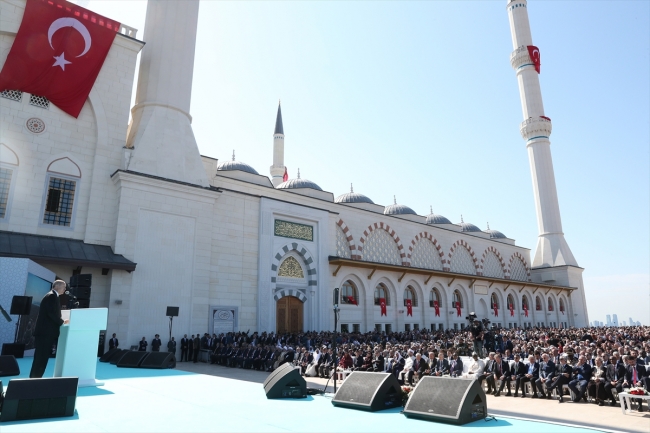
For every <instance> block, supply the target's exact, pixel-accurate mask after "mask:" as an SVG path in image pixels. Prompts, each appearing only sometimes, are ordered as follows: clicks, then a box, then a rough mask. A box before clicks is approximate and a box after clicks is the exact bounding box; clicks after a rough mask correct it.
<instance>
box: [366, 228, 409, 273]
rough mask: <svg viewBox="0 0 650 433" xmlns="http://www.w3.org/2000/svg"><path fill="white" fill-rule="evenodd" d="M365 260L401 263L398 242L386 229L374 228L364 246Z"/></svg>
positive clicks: (393, 263)
mask: <svg viewBox="0 0 650 433" xmlns="http://www.w3.org/2000/svg"><path fill="white" fill-rule="evenodd" d="M363 260H365V261H368V262H377V263H388V264H391V265H401V264H402V259H401V258H400V254H399V250H398V249H397V244H396V243H395V240H394V239H393V237H392V236H391V235H389V234H388V232H387V231H386V230H381V229H379V230H373V231H372V232H370V234H369V235H368V238H367V239H366V242H365V246H364V247H363Z"/></svg>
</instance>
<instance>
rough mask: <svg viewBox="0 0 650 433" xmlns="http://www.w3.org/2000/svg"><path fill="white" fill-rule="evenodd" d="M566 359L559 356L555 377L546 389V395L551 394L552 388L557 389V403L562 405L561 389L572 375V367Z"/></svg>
mask: <svg viewBox="0 0 650 433" xmlns="http://www.w3.org/2000/svg"><path fill="white" fill-rule="evenodd" d="M567 361H568V357H567V356H565V355H562V356H560V365H558V366H557V375H556V376H555V379H554V380H553V382H551V386H550V387H548V386H547V387H546V394H547V395H551V394H552V393H553V388H557V393H558V395H559V397H558V399H557V401H558V403H562V402H563V401H564V400H563V399H562V393H563V392H564V391H563V389H562V387H563V386H564V385H568V384H569V382H570V381H571V376H572V375H573V367H571V365H570V364H569V363H568V362H567Z"/></svg>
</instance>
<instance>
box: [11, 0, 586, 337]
mask: <svg viewBox="0 0 650 433" xmlns="http://www.w3.org/2000/svg"><path fill="white" fill-rule="evenodd" d="M37 1H39V0H37ZM25 3H26V1H25V0H0V13H1V14H2V17H3V19H2V20H1V21H0V66H2V65H4V62H5V60H6V53H7V52H8V51H9V49H10V48H11V46H12V43H13V41H14V38H15V35H16V33H17V31H18V28H19V27H20V24H21V21H22V15H23V11H24V8H25ZM514 4H523V5H525V4H526V2H525V1H524V0H517V1H510V2H508V13H509V14H510V16H511V26H512V29H513V35H514V34H515V33H517V32H519V26H522V25H524V24H521V23H525V26H527V25H528V19H527V15H526V16H522V15H520V14H521V13H522V12H523V13H526V14H527V10H526V8H525V6H522V7H520V8H516V9H515V8H512V6H513V5H514ZM197 17H198V1H183V2H149V4H148V9H147V21H146V30H145V33H144V37H143V41H141V40H139V39H138V38H137V31H136V30H135V29H132V28H130V27H128V26H125V25H121V26H120V30H119V32H118V34H117V36H116V37H115V40H114V42H113V45H112V46H111V49H110V51H109V53H108V56H107V58H106V60H105V62H104V65H103V67H102V69H101V71H100V73H99V75H98V78H97V80H96V81H95V84H94V86H93V88H92V91H91V92H90V95H89V97H88V100H87V101H86V103H85V105H84V106H83V108H82V110H81V113H80V115H79V117H78V118H74V117H72V116H70V115H68V114H66V113H64V112H63V111H61V110H60V109H59V108H58V107H57V106H56V105H54V104H51V103H50V102H49V101H48V100H47V99H46V98H44V97H40V96H38V95H32V94H29V93H25V92H21V91H18V90H13V89H5V90H4V91H3V92H2V94H1V95H0V96H2V97H1V98H0V110H1V111H0V113H1V118H2V123H1V124H0V205H1V206H0V236H1V237H2V239H10V240H11V244H10V245H9V244H8V243H6V244H5V245H3V246H2V247H1V253H0V255H2V256H5V257H26V258H30V259H32V260H34V261H35V262H37V263H38V264H40V265H42V266H44V267H46V268H47V269H49V270H51V271H52V272H54V273H55V274H56V275H57V276H58V277H60V278H62V279H64V280H69V279H70V277H71V276H72V275H73V274H78V273H81V274H92V278H93V284H92V295H91V298H90V307H108V309H109V319H108V332H109V333H113V332H115V333H117V334H118V336H119V337H120V338H121V339H123V340H124V341H125V342H127V344H135V343H136V342H137V341H138V340H140V339H141V338H142V336H146V337H147V338H150V337H151V336H153V335H154V334H156V333H159V334H161V335H166V329H167V328H166V327H167V326H168V318H167V317H166V314H165V311H166V307H167V306H178V307H179V311H180V313H179V316H178V317H176V318H175V319H174V335H176V336H182V334H185V333H187V334H196V333H197V332H200V333H203V332H210V333H212V332H224V331H231V330H232V331H246V330H251V331H253V330H257V331H267V332H271V331H276V332H283V331H294V332H297V331H306V330H331V329H333V328H334V312H333V292H334V289H335V288H338V289H340V300H339V308H340V317H339V320H338V325H339V326H338V329H339V330H348V331H361V332H367V331H371V330H375V329H377V330H381V331H404V330H409V329H422V328H429V329H448V328H462V327H464V326H465V324H466V319H465V317H466V316H467V315H468V314H469V313H470V312H476V314H477V315H478V316H479V317H481V318H488V319H490V320H491V322H492V323H493V324H495V325H497V326H502V327H506V328H507V327H512V326H536V325H551V326H564V327H569V326H587V324H588V316H587V309H586V302H585V294H584V287H583V284H582V268H580V267H579V266H578V265H577V263H576V262H575V259H574V258H573V256H572V255H571V253H570V250H569V249H568V246H567V245H566V242H565V241H564V238H563V234H562V233H561V224H559V222H560V220H559V207H557V195H556V193H555V181H554V178H553V173H552V163H551V162H550V153H549V152H547V147H548V143H549V142H548V135H550V119H549V121H548V122H546V121H545V120H544V119H546V118H545V117H544V113H543V109H542V111H539V109H538V108H531V109H530V110H529V112H525V113H524V116H525V117H524V119H525V120H524V123H523V126H522V136H524V139H525V140H527V144H526V145H527V148H528V149H529V155H530V157H531V161H532V162H535V161H537V162H538V163H539V164H541V165H540V167H542V166H543V167H546V169H547V171H546V172H545V173H542V171H543V170H537V171H535V173H534V179H533V185H534V191H535V194H536V202H537V204H538V224H539V226H540V241H539V242H538V247H537V250H536V252H535V254H534V256H533V257H531V251H530V250H529V249H528V248H525V247H522V246H518V245H516V244H515V241H514V240H512V239H510V238H508V237H507V236H506V235H504V234H503V233H501V232H500V231H497V230H494V229H489V227H488V229H487V230H481V229H480V228H478V227H477V226H475V225H473V224H471V223H468V222H464V221H462V220H461V221H460V222H455V223H454V222H452V221H450V220H449V219H447V218H445V217H444V216H442V215H439V214H437V213H434V212H433V209H432V210H431V213H430V214H429V215H417V214H416V213H415V212H414V211H413V210H412V209H411V208H409V207H408V206H406V205H403V204H398V203H397V201H395V202H394V203H392V204H389V205H387V206H383V205H379V204H376V203H374V202H373V200H372V199H371V198H369V197H367V196H365V195H363V194H362V193H360V192H358V191H354V190H353V188H352V187H351V189H350V192H347V193H345V194H342V195H338V196H336V197H335V196H334V194H332V193H331V192H328V191H324V190H323V189H322V188H321V187H320V186H319V185H318V184H316V183H315V182H312V181H310V180H307V179H304V178H301V177H300V176H298V177H297V178H293V179H286V180H285V179H283V176H284V174H285V172H286V168H285V167H284V139H285V134H284V132H285V129H284V126H285V125H283V122H282V113H281V108H280V107H278V111H277V113H276V116H275V117H276V118H275V120H276V122H275V129H274V131H273V132H274V133H273V134H272V135H271V134H270V135H269V138H270V140H269V142H270V143H269V144H270V145H271V144H272V146H273V161H272V165H271V167H270V171H269V176H267V175H264V174H260V173H259V172H258V171H257V170H256V169H254V168H253V167H251V166H250V165H248V164H246V163H244V162H241V161H237V160H236V158H235V155H233V157H232V158H229V157H227V158H225V160H224V159H222V160H217V159H214V158H211V157H208V156H203V155H200V153H199V150H198V146H197V144H196V141H195V139H194V135H193V133H192V129H191V115H190V114H189V108H190V99H189V95H190V94H191V86H192V73H193V71H192V68H187V67H185V66H183V67H180V66H179V64H180V62H178V61H177V60H175V58H176V57H177V54H178V53H185V54H184V56H185V58H184V61H183V62H182V63H183V64H184V65H193V63H194V61H193V55H194V45H195V40H196V22H197ZM524 18H525V20H524ZM169 23H174V25H175V27H176V28H183V29H185V30H184V32H180V33H174V38H175V40H174V41H173V43H170V41H168V40H167V39H168V38H169V37H170V35H169V33H170V32H167V31H166V29H167V28H169ZM527 31H528V33H526V35H528V36H518V37H524V38H525V37H529V34H530V30H529V29H528V30H527ZM520 33H521V32H520ZM145 42H146V44H145ZM513 43H514V44H515V52H514V53H513V56H514V57H517V56H519V57H517V59H520V58H521V59H523V60H526V58H525V57H526V56H525V55H524V54H521V53H520V52H519V51H518V49H519V46H520V45H522V46H524V45H527V44H528V45H532V43H531V41H528V40H524V41H519V40H516V37H515V36H513ZM165 44H166V45H167V46H172V47H173V49H170V50H161V49H160V47H161V46H163V45H165ZM524 51H525V53H528V51H526V50H524ZM140 52H141V53H142V55H141V61H140V62H141V63H140V73H139V76H138V77H137V93H136V103H135V106H133V107H131V106H130V100H131V89H132V86H133V83H134V80H135V79H136V77H135V67H136V60H137V56H138V53H140ZM2 53H4V54H2ZM190 54H191V55H190ZM528 60H529V61H528V64H526V62H525V61H522V62H520V63H521V64H514V63H513V66H516V68H515V71H516V75H517V79H518V80H519V81H520V90H521V91H522V101H523V100H528V101H531V100H534V98H536V97H538V96H539V101H540V102H539V103H537V102H536V103H535V104H537V105H535V107H539V104H540V103H541V93H540V92H539V91H538V90H539V82H538V81H537V84H535V80H536V79H537V77H536V76H535V75H533V74H536V73H537V72H535V71H534V62H533V61H532V60H531V58H530V57H529V58H528ZM517 61H519V60H517ZM522 65H523V66H522ZM513 85H514V83H513ZM531 86H532V87H531ZM535 86H537V87H535ZM526 92H528V93H527V94H526ZM535 92H537V93H535ZM531 94H534V95H535V96H534V97H533V96H531ZM537 95H538V96H537ZM535 110H538V111H535ZM129 113H131V114H132V120H131V123H130V124H129ZM540 116H541V117H540ZM529 119H532V120H529ZM539 119H542V120H541V121H540V120H539ZM270 120H271V119H270ZM547 123H548V124H547ZM527 125H528V126H527ZM530 125H533V126H534V127H533V126H530ZM287 126H288V128H287V130H288V131H290V125H287ZM526 127H527V128H528V129H526V130H525V131H524V129H525V128H526ZM529 130H530V134H529V132H528V131H529ZM533 130H544V131H547V132H548V133H547V134H545V135H544V137H543V138H540V136H542V135H543V134H537V133H535V134H533ZM269 132H271V131H269ZM524 132H525V133H526V134H529V135H526V134H524ZM271 138H272V140H271ZM531 139H532V141H531ZM549 163H550V172H548V166H549ZM549 176H550V177H549ZM549 182H550V183H552V191H551V192H549V191H550V190H549ZM553 194H555V195H553ZM556 208H557V209H556ZM549 209H550V211H549ZM549 212H550V214H549ZM548 215H550V216H548ZM548 218H551V220H549V219H548ZM549 221H550V222H549ZM17 245H20V247H18V246H17ZM43 245H51V246H52V248H53V249H55V250H57V251H58V255H57V254H55V253H51V252H49V253H48V252H45V249H46V248H45V247H43ZM39 246H40V247H39ZM96 246H102V247H110V250H111V251H112V255H109V256H106V255H104V256H100V255H96V256H93V255H92V254H89V253H87V251H89V250H90V249H92V247H96ZM565 246H566V247H565ZM61 251H65V252H66V253H65V254H62V253H61ZM55 256H56V257H55Z"/></svg>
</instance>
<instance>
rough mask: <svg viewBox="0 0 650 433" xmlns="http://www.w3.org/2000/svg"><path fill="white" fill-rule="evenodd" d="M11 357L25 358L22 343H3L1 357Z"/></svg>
mask: <svg viewBox="0 0 650 433" xmlns="http://www.w3.org/2000/svg"><path fill="white" fill-rule="evenodd" d="M5 355H12V356H13V357H14V358H22V357H23V356H25V345H24V344H22V343H3V344H2V356H5Z"/></svg>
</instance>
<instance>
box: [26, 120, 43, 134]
mask: <svg viewBox="0 0 650 433" xmlns="http://www.w3.org/2000/svg"><path fill="white" fill-rule="evenodd" d="M25 126H26V127H27V130H28V131H29V132H31V133H33V134H40V133H42V132H44V131H45V122H43V121H42V120H41V119H39V118H38V117H31V118H29V119H27V122H25Z"/></svg>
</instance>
